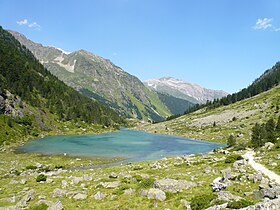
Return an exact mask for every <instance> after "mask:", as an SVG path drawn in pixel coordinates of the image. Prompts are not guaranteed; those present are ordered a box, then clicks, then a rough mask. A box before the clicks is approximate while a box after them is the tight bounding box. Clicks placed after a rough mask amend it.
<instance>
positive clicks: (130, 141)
mask: <svg viewBox="0 0 280 210" xmlns="http://www.w3.org/2000/svg"><path fill="white" fill-rule="evenodd" d="M224 146H225V145H224V144H219V143H212V142H206V141H199V140H192V139H187V138H182V137H178V136H169V135H159V134H151V133H146V132H142V131H134V130H127V129H121V130H120V131H118V132H112V133H105V134H96V135H77V136H50V137H45V138H42V139H35V140H32V141H29V142H28V143H27V144H25V145H24V146H22V147H19V148H17V151H21V152H39V153H43V154H64V153H66V154H67V155H72V156H94V157H110V158H111V157H123V158H126V159H127V161H130V162H136V161H143V160H156V159H161V158H163V157H166V156H175V155H189V154H196V153H205V152H208V151H211V150H213V149H215V148H219V147H224Z"/></svg>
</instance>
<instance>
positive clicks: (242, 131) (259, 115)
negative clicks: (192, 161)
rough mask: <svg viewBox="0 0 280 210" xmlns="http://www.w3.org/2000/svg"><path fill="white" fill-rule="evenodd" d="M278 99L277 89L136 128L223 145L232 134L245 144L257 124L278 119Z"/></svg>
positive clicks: (279, 91) (278, 90)
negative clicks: (221, 143) (270, 119)
mask: <svg viewBox="0 0 280 210" xmlns="http://www.w3.org/2000/svg"><path fill="white" fill-rule="evenodd" d="M279 96H280V87H279V86H277V87H274V88H272V89H271V90H269V91H266V92H263V93H261V94H259V95H257V96H254V97H252V98H249V99H245V100H242V101H239V102H236V103H234V104H230V105H228V106H221V107H218V108H215V109H210V110H209V109H208V110H207V109H206V108H203V109H200V110H198V111H196V112H193V113H191V114H187V115H184V116H181V117H179V118H176V119H173V120H170V121H166V122H162V123H158V124H153V125H150V124H146V125H140V126H138V127H137V128H138V129H141V130H145V131H148V132H158V133H164V134H173V135H179V136H184V137H189V138H194V139H201V140H207V141H215V142H223V143H226V141H227V139H228V136H229V135H230V134H234V135H235V136H237V141H239V142H244V141H248V140H249V139H250V130H251V128H252V127H253V125H254V124H255V123H256V122H259V123H262V122H265V121H267V120H268V119H269V118H271V117H272V118H275V120H276V119H277V117H278V115H279V114H280V113H278V112H279V110H278V109H279V105H280V97H279ZM214 122H215V123H214ZM214 124H216V126H213V125H214Z"/></svg>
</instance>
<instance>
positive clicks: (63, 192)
mask: <svg viewBox="0 0 280 210" xmlns="http://www.w3.org/2000/svg"><path fill="white" fill-rule="evenodd" d="M66 193H67V190H61V189H58V188H55V189H54V191H53V196H52V197H53V198H56V197H63V196H65V195H66Z"/></svg>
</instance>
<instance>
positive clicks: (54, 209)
mask: <svg viewBox="0 0 280 210" xmlns="http://www.w3.org/2000/svg"><path fill="white" fill-rule="evenodd" d="M38 203H39V204H41V203H45V204H46V205H48V210H62V209H64V206H63V205H62V202H61V201H57V202H53V201H46V200H40V201H39V202H38Z"/></svg>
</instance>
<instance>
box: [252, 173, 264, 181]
mask: <svg viewBox="0 0 280 210" xmlns="http://www.w3.org/2000/svg"><path fill="white" fill-rule="evenodd" d="M262 178H263V176H262V174H261V173H258V174H249V175H248V180H250V181H253V182H254V183H256V182H258V181H259V182H260V181H261V180H262Z"/></svg>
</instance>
